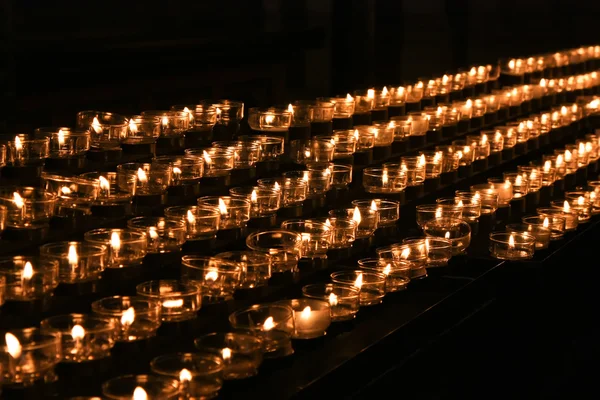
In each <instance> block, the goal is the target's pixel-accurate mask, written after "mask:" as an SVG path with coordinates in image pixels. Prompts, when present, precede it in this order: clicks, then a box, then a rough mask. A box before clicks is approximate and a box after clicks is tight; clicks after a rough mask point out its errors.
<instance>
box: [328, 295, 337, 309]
mask: <svg viewBox="0 0 600 400" xmlns="http://www.w3.org/2000/svg"><path fill="white" fill-rule="evenodd" d="M337 304H338V297H337V296H336V295H335V293H330V294H329V305H330V306H331V307H333V306H337Z"/></svg>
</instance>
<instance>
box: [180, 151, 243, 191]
mask: <svg viewBox="0 0 600 400" xmlns="http://www.w3.org/2000/svg"><path fill="white" fill-rule="evenodd" d="M185 155H186V156H188V157H197V158H202V159H203V160H204V167H203V168H204V173H203V175H202V176H203V178H204V179H202V182H205V183H209V184H210V183H214V184H216V183H217V179H220V180H221V181H220V183H223V180H224V179H226V177H228V176H230V175H231V170H232V169H233V168H234V166H235V152H234V151H233V149H231V148H228V147H225V148H223V147H208V148H198V149H186V150H185ZM213 181H214V182H213Z"/></svg>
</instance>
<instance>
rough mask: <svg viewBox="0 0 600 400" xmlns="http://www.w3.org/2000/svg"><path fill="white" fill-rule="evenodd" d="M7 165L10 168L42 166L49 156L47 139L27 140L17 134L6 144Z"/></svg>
mask: <svg viewBox="0 0 600 400" xmlns="http://www.w3.org/2000/svg"><path fill="white" fill-rule="evenodd" d="M7 153H8V154H7V156H8V157H7V158H8V159H7V161H8V164H10V165H12V166H16V167H19V166H26V165H43V163H44V159H45V158H47V157H48V156H49V154H50V140H49V138H41V139H28V138H27V136H25V135H22V134H19V135H16V136H15V137H14V140H12V141H9V142H8V152H7Z"/></svg>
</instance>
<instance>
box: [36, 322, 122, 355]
mask: <svg viewBox="0 0 600 400" xmlns="http://www.w3.org/2000/svg"><path fill="white" fill-rule="evenodd" d="M40 327H41V330H42V332H48V333H53V332H57V331H58V332H60V334H61V342H62V354H61V355H62V361H63V362H68V363H77V364H80V363H85V362H88V361H94V360H99V359H103V358H107V357H110V350H111V349H112V348H113V346H114V345H115V333H116V330H117V325H116V323H115V322H114V320H111V319H108V318H99V317H96V316H91V315H84V314H68V315H58V316H54V317H50V318H46V319H44V320H43V321H42V322H41V323H40Z"/></svg>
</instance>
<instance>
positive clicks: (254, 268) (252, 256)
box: [215, 251, 272, 289]
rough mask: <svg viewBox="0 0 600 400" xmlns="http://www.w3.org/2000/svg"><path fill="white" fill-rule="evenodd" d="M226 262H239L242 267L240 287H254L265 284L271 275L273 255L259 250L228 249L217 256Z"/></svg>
mask: <svg viewBox="0 0 600 400" xmlns="http://www.w3.org/2000/svg"><path fill="white" fill-rule="evenodd" d="M215 258H217V259H221V260H224V261H225V262H230V263H231V262H233V263H237V264H238V265H239V266H240V267H241V269H242V280H241V284H240V287H241V288H243V289H252V288H256V287H260V286H265V285H266V284H267V282H268V281H269V278H270V277H271V264H272V260H271V256H270V255H268V254H266V253H259V252H257V251H227V252H224V253H219V254H217V255H216V256H215Z"/></svg>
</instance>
